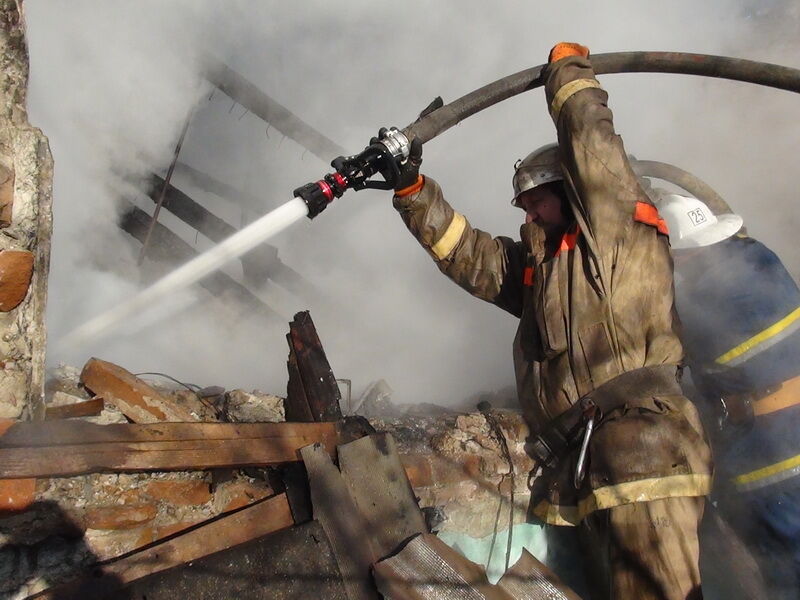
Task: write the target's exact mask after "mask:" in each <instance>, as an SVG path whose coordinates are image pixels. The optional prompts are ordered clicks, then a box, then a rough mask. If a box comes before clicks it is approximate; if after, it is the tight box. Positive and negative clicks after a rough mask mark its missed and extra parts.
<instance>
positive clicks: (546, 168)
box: [511, 144, 564, 206]
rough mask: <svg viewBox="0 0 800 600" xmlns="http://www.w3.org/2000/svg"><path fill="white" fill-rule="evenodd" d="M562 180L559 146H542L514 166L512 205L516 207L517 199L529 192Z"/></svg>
mask: <svg viewBox="0 0 800 600" xmlns="http://www.w3.org/2000/svg"><path fill="white" fill-rule="evenodd" d="M562 179H564V176H563V175H562V174H561V162H560V160H559V155H558V144H547V145H546V146H542V147H541V148H539V149H538V150H534V151H533V152H531V153H530V154H528V156H526V157H525V158H523V159H522V160H518V161H517V163H516V164H515V165H514V179H513V180H512V182H511V183H512V185H513V186H514V198H512V200H511V204H513V205H514V206H516V205H517V198H519V196H520V194H522V193H524V192H527V191H528V190H532V189H533V188H535V187H537V186H539V185H543V184H545V183H550V182H551V181H561V180H562Z"/></svg>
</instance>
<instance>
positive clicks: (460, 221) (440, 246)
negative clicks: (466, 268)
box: [431, 212, 467, 260]
mask: <svg viewBox="0 0 800 600" xmlns="http://www.w3.org/2000/svg"><path fill="white" fill-rule="evenodd" d="M466 227H467V220H466V219H465V218H464V215H462V214H460V213H457V212H453V220H452V221H450V225H448V226H447V229H446V230H445V232H444V234H443V235H442V237H440V238H439V241H438V242H436V243H435V244H434V245H433V246H431V252H433V253H434V255H435V256H436V258H437V259H439V260H442V259H443V258H447V257H448V256H450V253H451V252H452V251H453V250H455V247H456V245H457V244H458V242H459V240H460V239H461V234H462V233H464V229H465V228H466Z"/></svg>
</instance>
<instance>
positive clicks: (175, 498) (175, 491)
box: [147, 480, 211, 506]
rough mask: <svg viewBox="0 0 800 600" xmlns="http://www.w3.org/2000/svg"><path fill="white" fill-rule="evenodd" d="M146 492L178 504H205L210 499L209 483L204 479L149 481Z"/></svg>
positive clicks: (158, 498) (155, 497)
mask: <svg viewBox="0 0 800 600" xmlns="http://www.w3.org/2000/svg"><path fill="white" fill-rule="evenodd" d="M147 494H148V495H150V496H151V497H152V498H154V499H155V500H164V501H166V502H170V503H172V504H175V505H178V506H191V505H196V504H205V503H206V502H208V501H209V500H211V491H210V490H209V484H208V483H207V482H205V481H199V480H192V481H151V482H150V483H148V484H147Z"/></svg>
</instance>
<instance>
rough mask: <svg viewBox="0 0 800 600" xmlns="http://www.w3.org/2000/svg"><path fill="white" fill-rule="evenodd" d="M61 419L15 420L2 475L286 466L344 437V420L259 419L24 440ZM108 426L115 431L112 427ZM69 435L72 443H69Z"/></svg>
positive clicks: (90, 430) (0, 461)
mask: <svg viewBox="0 0 800 600" xmlns="http://www.w3.org/2000/svg"><path fill="white" fill-rule="evenodd" d="M54 424H59V425H64V423H58V422H55V421H53V422H45V423H29V424H24V425H25V427H21V428H20V430H17V432H16V433H14V430H15V429H16V428H17V427H18V425H14V426H12V427H11V428H9V430H8V432H7V433H6V434H5V435H3V436H0V478H22V477H53V476H66V475H77V474H82V473H93V472H102V471H111V472H115V471H161V470H164V471H170V470H200V469H211V468H221V467H244V466H262V465H278V464H284V463H287V462H294V461H298V460H300V455H299V450H300V448H303V447H304V446H308V445H309V444H314V443H319V444H320V447H321V448H324V449H325V451H327V452H330V453H333V452H334V451H335V448H336V443H337V442H338V441H340V439H339V436H338V433H337V429H336V425H337V424H336V423H308V424H299V423H286V424H284V423H271V424H269V425H271V427H269V428H264V427H263V425H266V424H256V427H255V428H253V427H249V426H248V425H249V424H235V425H234V424H228V423H208V424H199V423H198V424H194V427H189V428H187V427H186V425H189V424H183V423H162V424H159V425H158V426H153V425H149V426H140V425H110V426H102V425H92V424H87V423H83V424H81V426H79V427H77V428H76V431H71V430H64V428H63V427H62V428H60V429H62V433H64V431H66V432H67V433H68V435H67V433H64V435H63V436H62V437H61V438H60V439H59V438H54V439H53V444H51V445H42V444H34V445H24V441H25V440H24V435H23V434H24V433H25V432H26V431H31V432H36V428H37V427H41V428H44V429H50V430H53V429H56V430H57V429H59V428H58V427H55V428H54V427H52V425H54ZM85 425H91V427H85ZM206 425H207V426H210V427H208V433H209V435H207V436H203V435H202V433H203V431H204V430H205V429H206V428H205V427H203V426H206ZM282 425H287V427H280V426H282ZM226 426H230V427H226ZM154 427H155V430H153V428H154ZM106 428H109V429H110V428H113V429H114V431H111V432H108V431H106ZM172 430H175V431H172ZM81 432H83V433H86V434H88V435H87V439H88V440H89V441H87V442H85V443H81V442H80V441H78V440H76V439H75V434H76V433H81ZM38 433H39V434H41V432H40V431H39V432H38ZM12 434H14V435H12ZM91 434H94V439H92V435H91ZM257 434H261V435H260V437H259V435H257ZM32 437H36V436H32ZM8 438H10V439H8ZM65 439H66V440H67V441H68V442H71V443H61V442H63V441H64V440H65ZM104 439H105V440H111V441H103V440H104ZM117 440H122V441H117ZM39 441H41V440H39ZM23 474H24V475H23ZM33 474H35V475H33Z"/></svg>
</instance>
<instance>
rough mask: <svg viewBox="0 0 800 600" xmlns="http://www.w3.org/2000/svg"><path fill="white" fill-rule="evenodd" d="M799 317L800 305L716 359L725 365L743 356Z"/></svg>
mask: <svg viewBox="0 0 800 600" xmlns="http://www.w3.org/2000/svg"><path fill="white" fill-rule="evenodd" d="M797 319H800V306H798V307H797V308H795V309H794V310H793V311H792V312H790V313H789V314H788V315H786V316H785V317H784V318H782V319H781V320H780V321H778V322H777V323H774V324H773V325H770V326H769V327H767V328H766V329H765V330H764V331H762V332H761V333H757V334H756V335H754V336H753V337H751V338H750V339H749V340H746V341H744V342H742V343H741V344H739V345H738V346H736V347H735V348H732V349H731V350H728V351H727V352H726V353H725V354H723V355H722V356H720V357H719V358H718V359H717V360H716V362H717V363H719V364H721V365H724V364H725V363H728V362H730V361H732V360H733V359H734V358H737V357H739V356H741V355H742V354H744V353H745V352H749V351H750V350H752V349H753V348H755V347H756V346H757V345H758V344H761V343H763V342H765V341H766V340H768V339H770V338H771V337H774V336H776V335H778V334H779V333H780V332H781V331H783V330H784V329H786V328H787V327H789V325H791V324H792V323H794V322H795V321H797Z"/></svg>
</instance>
